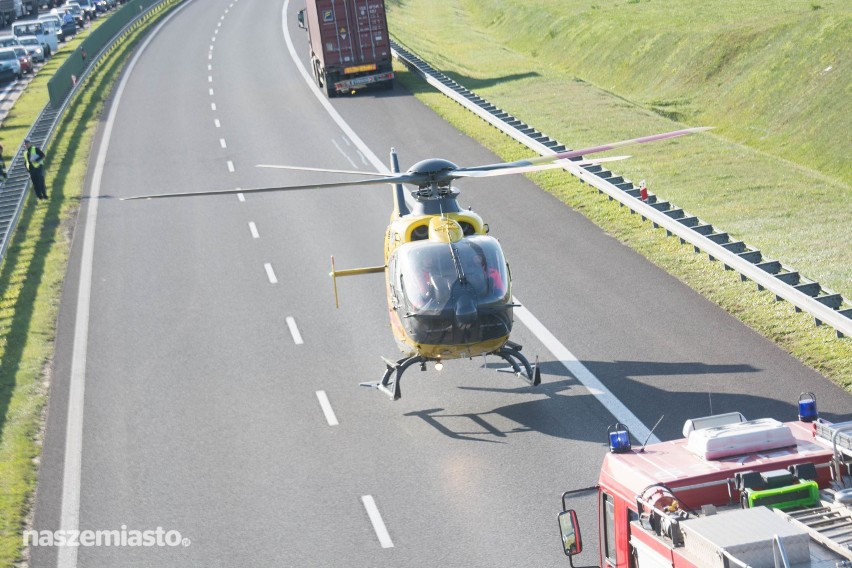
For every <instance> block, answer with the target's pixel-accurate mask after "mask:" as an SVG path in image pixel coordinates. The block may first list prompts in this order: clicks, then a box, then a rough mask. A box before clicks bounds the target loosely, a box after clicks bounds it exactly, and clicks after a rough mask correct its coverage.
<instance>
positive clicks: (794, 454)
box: [559, 393, 852, 568]
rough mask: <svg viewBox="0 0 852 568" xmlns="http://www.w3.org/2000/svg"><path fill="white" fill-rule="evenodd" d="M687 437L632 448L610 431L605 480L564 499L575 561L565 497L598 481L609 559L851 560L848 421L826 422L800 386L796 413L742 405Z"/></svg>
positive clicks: (679, 564) (684, 566)
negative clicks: (775, 415) (780, 415)
mask: <svg viewBox="0 0 852 568" xmlns="http://www.w3.org/2000/svg"><path fill="white" fill-rule="evenodd" d="M619 426H620V425H619ZM683 434H684V437H683V438H681V439H678V440H674V441H669V442H661V443H659V444H653V445H650V446H647V447H644V448H642V449H639V450H634V449H633V448H632V447H631V445H630V434H629V432H628V431H627V429H626V428H624V427H618V428H615V429H613V428H610V432H609V437H610V453H609V454H607V456H606V457H605V458H604V462H603V465H602V467H601V472H600V477H599V480H598V484H597V485H596V486H595V487H593V488H586V489H580V490H575V491H567V492H566V493H564V494H563V496H562V510H563V512H562V513H561V514H560V515H559V526H560V530H561V532H562V542H563V550H564V552H565V554H566V555H567V556H568V557H569V559H570V560H571V566H572V567H573V565H574V564H573V558H572V557H573V556H575V555H577V554H579V553H580V552H581V551H582V548H583V546H582V540H581V538H580V523H579V521H578V520H577V515H576V513H575V511H573V510H571V509H569V508H568V501H569V500H570V499H571V498H572V497H573V496H574V495H575V494H579V493H581V492H583V491H589V490H591V489H596V490H597V497H598V513H599V515H598V517H599V518H598V523H599V534H600V542H599V544H600V561H601V566H605V567H607V568H648V567H651V568H662V567H674V568H711V567H712V568H735V567H741V568H744V567H753V568H761V567H767V568H771V567H788V568H794V567H795V568H817V567H819V568H829V567H830V568H852V488H850V486H852V422H843V423H838V424H832V423H830V422H827V421H825V420H822V419H820V418H819V417H818V414H817V411H816V402H815V399H814V397H813V395H812V394H810V393H804V394H803V395H802V397H800V400H799V421H797V422H788V423H782V422H779V421H777V420H774V419H770V418H763V419H758V420H746V419H745V418H744V417H743V416H742V414H740V413H738V412H735V413H730V414H724V415H715V416H709V417H704V418H699V419H693V420H688V421H687V422H686V424H685V425H684V429H683Z"/></svg>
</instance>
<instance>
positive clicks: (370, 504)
mask: <svg viewBox="0 0 852 568" xmlns="http://www.w3.org/2000/svg"><path fill="white" fill-rule="evenodd" d="M361 502H362V503H364V508H365V509H367V515H369V516H370V522H371V523H373V530H374V531H376V536H377V537H379V543H380V544H381V545H382V548H393V542H392V541H391V537H390V535H389V534H388V529H387V528H385V522H384V521H383V520H382V516H381V514H379V508H378V507H376V502H375V501H374V500H373V496H372V495H364V496H363V497H361Z"/></svg>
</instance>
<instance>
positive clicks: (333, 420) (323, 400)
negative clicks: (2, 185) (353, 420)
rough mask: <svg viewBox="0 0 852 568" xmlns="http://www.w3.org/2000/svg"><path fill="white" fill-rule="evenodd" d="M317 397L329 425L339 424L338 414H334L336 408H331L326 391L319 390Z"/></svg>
mask: <svg viewBox="0 0 852 568" xmlns="http://www.w3.org/2000/svg"><path fill="white" fill-rule="evenodd" d="M317 399H318V400H319V403H320V408H322V413H323V414H324V415H325V421H326V422H328V425H329V426H337V425H338V424H339V422H338V421H337V416H335V415H334V409H332V408H331V403H330V402H329V401H328V396H327V395H326V394H325V391H317Z"/></svg>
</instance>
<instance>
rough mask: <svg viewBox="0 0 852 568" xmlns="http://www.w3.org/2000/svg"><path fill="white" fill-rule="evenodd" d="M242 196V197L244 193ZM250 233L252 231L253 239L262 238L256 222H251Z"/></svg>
mask: <svg viewBox="0 0 852 568" xmlns="http://www.w3.org/2000/svg"><path fill="white" fill-rule="evenodd" d="M240 195H242V193H241V194H240ZM249 231H251V238H253V239H259V238H260V233H258V232H257V225H255V224H254V221H249Z"/></svg>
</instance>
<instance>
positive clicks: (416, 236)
mask: <svg viewBox="0 0 852 568" xmlns="http://www.w3.org/2000/svg"><path fill="white" fill-rule="evenodd" d="M428 238H429V225H417V226H416V227H414V228H413V229H411V240H412V241H423V240H426V239H428Z"/></svg>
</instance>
